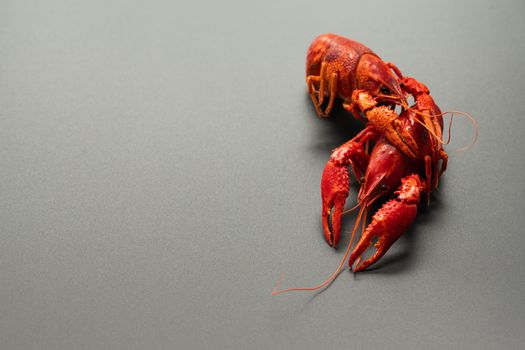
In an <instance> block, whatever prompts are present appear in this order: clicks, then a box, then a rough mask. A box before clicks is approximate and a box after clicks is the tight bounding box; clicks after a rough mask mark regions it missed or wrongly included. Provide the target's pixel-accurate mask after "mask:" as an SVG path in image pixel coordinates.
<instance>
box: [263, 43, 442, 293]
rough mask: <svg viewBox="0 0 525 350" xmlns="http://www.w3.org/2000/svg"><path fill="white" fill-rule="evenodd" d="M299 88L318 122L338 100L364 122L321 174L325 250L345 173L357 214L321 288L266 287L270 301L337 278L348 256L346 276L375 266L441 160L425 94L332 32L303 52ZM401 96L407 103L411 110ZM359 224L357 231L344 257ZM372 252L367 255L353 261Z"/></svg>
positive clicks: (431, 183)
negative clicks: (354, 190) (355, 189)
mask: <svg viewBox="0 0 525 350" xmlns="http://www.w3.org/2000/svg"><path fill="white" fill-rule="evenodd" d="M306 83H307V87H308V92H309V94H310V97H311V99H312V102H313V104H314V106H315V109H316V111H317V114H318V115H319V116H320V117H326V116H328V115H329V114H330V112H331V111H332V109H333V106H334V104H335V103H336V102H337V101H342V106H343V108H344V109H345V110H347V111H349V112H350V113H351V114H352V115H353V116H354V117H355V118H357V119H360V120H363V121H365V122H366V126H365V128H364V129H363V130H362V131H361V132H359V133H358V134H357V136H355V137H354V138H353V139H351V140H350V141H348V142H346V143H345V144H343V145H342V146H340V147H338V148H336V149H335V150H334V151H333V153H332V155H331V157H330V160H329V161H328V163H327V164H326V167H325V169H324V171H323V175H322V180H321V196H322V213H321V215H322V223H323V231H324V235H325V238H326V241H327V242H328V244H329V245H330V246H333V247H335V246H337V244H338V242H339V239H340V236H341V219H342V216H343V214H344V213H345V212H344V206H345V202H346V198H347V196H348V193H349V180H350V175H351V173H352V172H353V174H354V175H355V177H356V180H357V182H358V183H359V184H360V189H359V193H358V198H357V206H356V207H359V208H360V210H359V212H358V214H357V218H356V223H355V225H354V228H353V231H352V238H351V239H350V243H349V245H348V248H347V250H346V252H345V255H344V257H343V260H342V261H341V264H340V265H339V267H338V269H337V270H336V271H335V272H334V273H333V274H332V275H331V276H330V277H329V278H328V279H327V280H326V281H325V282H324V283H322V284H320V285H318V286H316V287H312V288H289V289H285V290H276V289H274V291H273V294H274V295H275V294H280V293H284V292H288V291H294V290H295V291H297V290H316V289H319V288H322V287H325V286H326V285H328V284H330V283H331V282H332V281H333V280H334V279H335V277H337V275H338V274H339V273H340V271H341V269H342V267H343V265H344V262H345V261H346V259H347V258H348V256H350V257H349V262H348V263H349V265H350V268H351V269H353V270H354V272H357V271H361V270H364V269H366V268H367V267H369V266H370V265H372V264H374V263H375V262H377V261H378V260H379V259H380V258H381V257H382V256H383V255H384V254H385V253H386V252H387V250H388V249H389V248H390V247H391V246H392V244H393V243H394V242H395V241H396V240H397V239H398V238H399V237H400V236H401V235H402V234H403V233H404V232H405V231H406V230H407V229H408V228H409V227H410V226H411V225H412V223H413V222H414V219H415V217H416V214H417V209H418V206H419V205H420V202H421V201H420V197H424V198H425V202H426V203H427V205H428V203H429V200H430V193H431V192H432V191H433V190H434V189H436V188H437V187H438V182H439V177H440V176H441V175H442V174H443V172H444V171H445V170H446V167H447V161H448V156H447V153H446V152H445V150H444V149H443V141H442V134H443V118H442V116H443V113H441V111H440V109H439V107H438V106H437V105H436V103H435V102H434V100H433V98H432V97H431V96H430V92H429V90H428V88H427V87H426V86H425V85H424V84H423V83H421V82H419V81H417V80H416V79H414V78H411V77H405V76H403V74H402V73H401V71H400V70H399V69H398V68H397V67H396V66H395V65H393V64H392V63H387V62H384V61H383V60H382V59H381V58H379V56H377V55H376V54H375V53H374V52H373V51H372V50H370V49H369V48H368V47H366V46H364V45H363V44H360V43H358V42H356V41H353V40H349V39H346V38H343V37H340V36H337V35H335V34H324V35H320V36H318V37H317V38H316V39H315V40H314V41H313V42H312V44H311V45H310V47H309V49H308V52H307V59H306ZM409 98H412V99H413V100H414V103H413V105H411V106H410V105H409V104H408V102H407V99H409ZM397 106H399V108H400V111H401V112H400V113H399V114H398V113H396V111H395V109H396V107H397ZM372 146H373V147H372ZM370 149H371V150H370ZM382 198H387V199H388V198H389V199H388V200H387V201H386V202H385V203H384V204H383V205H382V206H381V207H380V209H379V210H378V211H377V212H376V213H375V214H374V215H373V217H372V219H371V222H370V224H368V226H366V229H364V227H365V225H366V223H367V219H366V217H367V213H368V211H369V210H371V207H372V205H373V204H374V203H376V202H377V201H378V200H380V199H382ZM360 223H362V224H363V233H362V235H361V238H360V240H359V242H358V243H357V244H356V245H355V247H354V249H353V251H352V252H351V254H350V251H351V247H352V242H353V238H354V235H355V233H356V231H357V228H358V227H359V225H360ZM372 246H373V247H375V252H374V254H373V255H372V256H371V257H370V258H368V259H366V260H364V261H361V258H362V257H363V254H364V253H365V251H366V250H367V249H368V248H369V247H372Z"/></svg>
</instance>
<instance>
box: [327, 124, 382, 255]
mask: <svg viewBox="0 0 525 350" xmlns="http://www.w3.org/2000/svg"><path fill="white" fill-rule="evenodd" d="M372 134H373V133H371V135H372ZM368 137H369V135H367V136H366V137H364V138H363V139H364V140H366V139H367V138H368ZM367 164H368V155H367V154H366V153H365V151H364V149H363V145H362V144H361V143H358V142H354V141H349V142H347V143H345V144H344V145H342V146H341V147H339V148H337V149H336V150H335V151H334V152H333V153H332V156H331V157H330V160H329V161H328V163H327V164H326V166H325V168H324V171H323V176H322V179H321V197H322V199H323V207H322V214H321V215H322V220H323V232H324V235H325V238H326V241H327V242H328V244H329V245H330V246H332V247H335V246H337V244H338V243H339V239H340V238H341V220H342V217H343V210H344V206H345V202H346V197H348V191H349V186H350V184H349V181H350V175H349V168H350V167H351V168H352V169H353V171H354V174H355V175H356V177H357V178H358V179H359V178H360V177H361V176H362V174H363V173H364V171H365V169H366V166H367Z"/></svg>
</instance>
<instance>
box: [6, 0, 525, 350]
mask: <svg viewBox="0 0 525 350" xmlns="http://www.w3.org/2000/svg"><path fill="white" fill-rule="evenodd" d="M524 15H525V3H524V2H523V1H465V2H461V3H459V2H457V1H432V2H427V1H413V2H406V1H388V2H387V1H385V2H384V3H381V2H379V1H366V2H365V1H341V2H335V1H330V2H329V1H317V2H311V3H309V4H306V3H305V2H304V1H276V2H265V1H255V2H247V1H237V2H232V1H217V2H211V1H210V2H200V1H191V2H186V3H180V2H177V1H175V2H174V1H150V2H147V4H146V2H145V1H134V2H131V1H106V0H104V1H102V0H100V1H64V2H61V1H41V2H37V1H34V2H32V1H1V2H0V164H1V166H0V195H1V199H0V348H1V349H166V348H178V349H226V348H228V349H268V348H271V349H290V348H297V349H299V348H307V349H316V348H334V349H340V348H343V347H344V348H368V349H376V348H410V349H418V348H435V349H454V348H469V349H479V348H505V349H517V348H519V347H520V346H523V345H522V344H521V343H523V341H525V332H524V329H525V300H524V295H525V294H524V292H525V275H524V269H523V264H524V260H525V254H524V250H523V248H524V247H525V234H524V232H523V231H524V227H525V215H524V213H523V212H524V210H523V209H524V204H523V199H524V198H525V197H524V194H525V193H524V188H525V186H524V185H525V183H524V180H523V178H524V173H525V166H524V157H523V153H522V152H523V151H524V145H525V141H524V140H525V137H524V134H525V127H524V120H525V119H524V118H525V106H524V96H525V83H524V81H525V74H524V72H525V69H524V66H523V64H524V59H523V57H524V55H525V44H524V40H523V39H524V37H523V36H524V33H525V25H524ZM324 32H335V33H339V34H342V35H345V36H349V37H352V38H354V39H357V40H359V41H361V42H363V43H365V44H366V45H368V46H369V47H371V48H372V49H373V50H375V51H376V52H377V53H378V54H379V55H381V56H382V57H383V58H384V59H385V60H390V61H392V62H395V63H396V64H397V65H398V66H399V67H400V68H401V69H402V70H403V71H404V73H405V74H407V75H413V76H415V77H417V78H418V79H420V80H422V81H423V82H425V83H426V84H427V85H428V86H429V87H430V88H431V91H432V93H433V96H434V97H435V99H436V100H437V102H438V103H439V104H440V106H441V107H442V109H443V110H447V109H459V110H464V111H468V112H470V113H471V114H473V115H474V116H475V117H476V119H477V121H478V122H479V125H480V137H479V140H478V142H477V144H476V145H475V147H474V148H472V149H470V150H469V151H466V152H457V151H455V149H457V148H458V147H461V146H462V145H465V144H466V143H468V142H469V141H470V139H471V137H472V127H471V126H470V125H469V124H468V123H467V122H466V121H465V120H464V119H457V120H456V123H455V124H454V126H453V129H452V138H453V141H452V143H451V145H450V146H448V148H447V149H448V151H449V153H450V158H451V159H450V165H449V170H448V171H447V173H446V174H445V176H444V177H443V182H442V186H441V188H440V191H439V192H438V193H436V194H435V196H434V198H433V202H432V206H431V208H430V210H426V211H423V212H422V213H421V215H420V216H419V217H418V219H417V221H416V223H415V225H414V227H413V228H412V229H411V230H410V231H409V232H408V234H406V235H405V236H404V237H403V238H402V239H401V240H400V241H399V242H398V243H397V244H396V245H395V246H394V247H393V248H392V250H391V251H390V252H389V254H388V255H387V256H386V257H385V258H384V259H383V260H382V262H381V263H380V264H378V265H377V268H376V269H373V270H372V271H369V272H365V273H360V274H358V275H357V276H355V277H354V276H353V274H351V273H349V272H348V271H347V270H345V271H344V272H343V273H342V274H341V276H340V277H339V279H337V280H336V282H335V283H333V284H332V285H331V287H330V288H328V289H327V290H325V291H324V292H322V293H318V294H312V293H306V294H289V295H282V296H279V297H272V296H271V295H270V291H271V289H272V287H273V286H274V283H275V282H276V280H277V279H278V277H279V275H280V273H281V272H283V273H285V274H286V277H285V281H284V282H283V287H291V286H311V285H313V284H316V283H318V282H320V281H322V280H323V279H324V278H325V277H326V276H327V275H328V274H329V273H331V272H332V271H333V269H335V267H336V265H337V264H338V262H339V259H340V258H341V256H342V253H343V251H342V250H341V249H340V250H338V251H336V252H334V251H333V250H332V249H330V248H329V247H328V246H327V245H326V243H325V242H324V239H323V237H322V234H321V225H320V206H321V201H320V195H319V182H320V177H321V172H322V169H323V167H324V164H325V162H326V161H327V159H328V156H329V154H330V150H331V149H332V148H334V147H336V146H338V145H339V144H341V143H342V142H344V141H345V140H347V139H349V138H350V137H351V136H352V135H354V134H355V132H356V129H355V128H356V125H357V124H356V123H354V122H352V121H351V120H350V118H349V117H348V115H346V114H344V113H343V112H341V111H340V110H339V112H336V114H335V116H334V117H333V118H331V119H328V120H321V119H319V118H317V117H316V115H315V112H314V110H313V108H312V106H311V102H310V101H309V99H308V96H307V94H306V86H305V82H304V61H305V51H306V49H307V47H308V45H309V43H310V42H311V40H312V39H313V38H314V37H315V36H316V35H318V34H320V33H324ZM351 197H352V199H351V201H350V202H353V201H354V200H355V199H354V198H355V191H354V192H353V193H352V194H351ZM349 204H351V203H349ZM353 218H354V217H353V216H348V217H347V218H346V221H345V223H346V227H347V229H348V228H349V227H351V225H352V222H353ZM347 241H348V237H346V239H345V240H344V241H343V242H342V243H343V245H344V244H345V243H346V242H347Z"/></svg>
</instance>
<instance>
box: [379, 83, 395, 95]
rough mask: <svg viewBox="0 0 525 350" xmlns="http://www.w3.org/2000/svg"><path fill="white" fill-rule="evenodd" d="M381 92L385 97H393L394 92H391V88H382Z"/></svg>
mask: <svg viewBox="0 0 525 350" xmlns="http://www.w3.org/2000/svg"><path fill="white" fill-rule="evenodd" d="M379 92H381V94H383V95H391V94H392V90H390V89H389V88H387V87H386V86H384V85H383V86H381V88H380V89H379Z"/></svg>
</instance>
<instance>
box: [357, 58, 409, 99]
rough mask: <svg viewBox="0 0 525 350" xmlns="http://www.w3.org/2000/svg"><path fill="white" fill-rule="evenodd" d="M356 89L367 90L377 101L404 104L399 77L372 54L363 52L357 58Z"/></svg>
mask: <svg viewBox="0 0 525 350" xmlns="http://www.w3.org/2000/svg"><path fill="white" fill-rule="evenodd" d="M356 89H359V90H364V91H367V92H368V93H370V94H371V95H372V96H374V98H375V99H376V100H377V101H378V102H379V103H390V104H396V105H402V104H405V105H406V97H405V93H404V92H403V90H402V89H401V79H400V78H399V77H398V76H397V75H395V74H394V72H392V70H391V69H390V68H389V67H388V66H387V65H386V63H385V62H383V60H381V59H380V58H379V57H377V56H376V55H374V54H364V55H363V56H362V57H361V59H360V60H359V63H358V65H357V69H356Z"/></svg>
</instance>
